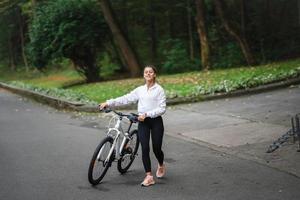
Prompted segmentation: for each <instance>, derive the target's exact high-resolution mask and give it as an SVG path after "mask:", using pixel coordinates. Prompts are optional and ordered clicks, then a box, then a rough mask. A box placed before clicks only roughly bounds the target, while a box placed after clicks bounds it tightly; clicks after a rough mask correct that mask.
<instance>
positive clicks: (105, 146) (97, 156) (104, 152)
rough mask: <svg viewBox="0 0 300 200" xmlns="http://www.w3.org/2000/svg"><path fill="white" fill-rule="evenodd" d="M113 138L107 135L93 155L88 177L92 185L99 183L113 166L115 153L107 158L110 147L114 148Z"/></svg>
mask: <svg viewBox="0 0 300 200" xmlns="http://www.w3.org/2000/svg"><path fill="white" fill-rule="evenodd" d="M112 143H113V138H111V137H106V138H104V139H103V140H102V141H101V142H100V144H99V145H98V146H97V148H96V150H95V152H94V154H93V157H92V159H91V162H90V166H89V172H88V179H89V182H90V183H91V184H92V185H97V184H99V183H100V181H101V180H102V179H103V177H104V176H105V174H106V172H107V170H108V168H109V167H110V166H111V162H112V161H113V159H114V158H113V157H114V153H115V152H113V154H112V155H111V158H109V159H108V162H107V161H106V160H107V156H108V154H109V151H110V149H111V148H112Z"/></svg>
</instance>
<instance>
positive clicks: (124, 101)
mask: <svg viewBox="0 0 300 200" xmlns="http://www.w3.org/2000/svg"><path fill="white" fill-rule="evenodd" d="M137 101H138V91H137V88H136V89H134V90H133V91H131V92H130V93H128V94H126V95H124V96H121V97H118V98H115V99H110V100H107V101H106V103H107V104H108V106H112V107H114V106H122V105H128V104H133V103H136V102H137Z"/></svg>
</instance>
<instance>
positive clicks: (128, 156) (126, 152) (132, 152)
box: [118, 130, 139, 174]
mask: <svg viewBox="0 0 300 200" xmlns="http://www.w3.org/2000/svg"><path fill="white" fill-rule="evenodd" d="M129 135H130V138H131V140H127V141H126V142H125V145H124V149H123V151H122V156H121V158H120V159H119V160H118V171H119V172H120V173H121V174H124V173H126V172H127V170H128V169H129V167H130V166H131V164H132V163H133V161H134V159H135V156H136V154H137V151H138V149H139V138H138V131H137V130H133V131H131V132H130V134H129Z"/></svg>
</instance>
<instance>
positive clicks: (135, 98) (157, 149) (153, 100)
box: [100, 65, 166, 186]
mask: <svg viewBox="0 0 300 200" xmlns="http://www.w3.org/2000/svg"><path fill="white" fill-rule="evenodd" d="M156 72H157V70H156V68H155V67H154V66H153V65H148V66H146V67H145V68H144V79H145V81H146V84H145V85H142V86H139V87H137V88H136V89H134V90H133V91H132V92H130V93H129V94H126V95H124V96H122V97H118V98H116V99H110V100H108V101H106V102H105V103H101V104H100V109H103V108H105V107H110V106H120V105H126V104H131V103H136V102H138V114H139V116H138V120H139V125H138V137H139V140H140V142H141V146H142V160H143V165H144V169H145V172H146V177H145V179H144V181H143V182H142V183H141V185H142V186H150V185H153V184H155V181H154V178H153V175H152V172H151V161H150V156H149V153H150V147H149V141H150V135H151V139H152V147H153V152H154V154H155V157H156V158H157V160H158V167H157V171H156V177H157V178H162V177H163V176H164V175H165V172H166V168H165V164H164V153H163V151H162V150H161V147H162V140H163V135H164V125H163V120H162V117H161V115H163V114H164V113H165V112H166V96H165V92H164V90H163V88H162V87H161V86H160V85H159V84H158V83H156Z"/></svg>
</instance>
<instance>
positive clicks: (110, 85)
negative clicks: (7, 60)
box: [0, 59, 300, 102]
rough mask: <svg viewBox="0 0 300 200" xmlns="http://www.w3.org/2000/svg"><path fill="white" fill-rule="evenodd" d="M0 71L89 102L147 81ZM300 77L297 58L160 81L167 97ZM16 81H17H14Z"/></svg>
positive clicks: (30, 85)
mask: <svg viewBox="0 0 300 200" xmlns="http://www.w3.org/2000/svg"><path fill="white" fill-rule="evenodd" d="M0 72H1V74H0V80H2V81H5V82H8V83H14V84H17V85H19V86H22V87H27V89H34V90H39V91H45V92H46V93H48V94H49V93H51V95H55V93H57V95H58V96H60V95H61V93H65V94H67V96H73V97H72V98H73V99H74V98H75V99H76V101H80V100H83V101H85V102H86V101H91V102H102V101H105V100H107V99H110V98H115V97H118V96H121V95H123V94H126V93H128V92H129V91H131V90H132V89H134V88H135V87H137V86H139V85H141V84H144V81H143V79H142V78H134V79H124V80H114V81H105V82H98V83H90V84H83V85H77V86H74V87H70V88H69V89H62V88H63V87H64V86H65V85H68V84H70V83H72V82H78V81H83V80H84V79H83V77H81V76H79V75H78V74H77V73H76V72H75V71H74V70H72V69H67V68H65V69H63V70H59V69H54V70H48V71H47V73H40V72H37V71H31V72H30V73H24V72H22V71H18V72H15V73H11V72H7V71H5V70H3V69H1V68H0ZM299 76H300V59H296V60H289V61H285V62H277V63H270V64H267V65H260V66H255V67H238V68H230V69H216V70H211V71H208V72H201V71H199V72H189V73H182V74H175V75H161V76H159V78H158V82H159V83H160V84H161V85H162V86H163V87H164V88H165V90H166V94H167V98H175V97H191V96H199V95H204V94H213V93H218V92H230V91H234V90H237V89H243V88H251V87H255V86H259V85H263V84H267V83H271V82H276V81H278V80H283V79H288V78H292V77H299ZM16 80H17V81H18V82H17V83H16V82H13V81H16ZM20 82H21V84H20ZM24 83H25V85H26V86H24ZM53 91H54V92H53ZM55 91H56V92H55ZM71 94H72V95H71ZM65 96H66V95H65Z"/></svg>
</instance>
